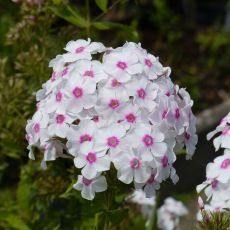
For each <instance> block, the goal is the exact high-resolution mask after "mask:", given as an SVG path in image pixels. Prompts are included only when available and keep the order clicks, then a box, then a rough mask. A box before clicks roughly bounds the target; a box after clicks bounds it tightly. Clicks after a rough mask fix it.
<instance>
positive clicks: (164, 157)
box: [161, 156, 169, 168]
mask: <svg viewBox="0 0 230 230" xmlns="http://www.w3.org/2000/svg"><path fill="white" fill-rule="evenodd" d="M168 162H169V159H168V157H167V156H163V157H162V159H161V164H162V167H163V168H166V167H167V166H168Z"/></svg>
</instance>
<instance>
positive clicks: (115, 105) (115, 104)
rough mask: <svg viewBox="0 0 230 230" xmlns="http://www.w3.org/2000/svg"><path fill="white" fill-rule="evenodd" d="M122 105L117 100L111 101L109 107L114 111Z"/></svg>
mask: <svg viewBox="0 0 230 230" xmlns="http://www.w3.org/2000/svg"><path fill="white" fill-rule="evenodd" d="M119 105H120V103H119V101H118V100H117V99H111V100H110V102H109V107H110V108H112V109H116V108H117V107H119Z"/></svg>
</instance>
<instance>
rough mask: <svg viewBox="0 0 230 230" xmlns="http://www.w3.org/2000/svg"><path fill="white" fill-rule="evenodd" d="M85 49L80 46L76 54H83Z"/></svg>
mask: <svg viewBox="0 0 230 230" xmlns="http://www.w3.org/2000/svg"><path fill="white" fill-rule="evenodd" d="M84 49H85V47H84V46H80V47H78V48H76V49H75V53H76V54H79V53H82V52H83V51H84Z"/></svg>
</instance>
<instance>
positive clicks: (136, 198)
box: [126, 189, 156, 226]
mask: <svg viewBox="0 0 230 230" xmlns="http://www.w3.org/2000/svg"><path fill="white" fill-rule="evenodd" d="M126 199H127V200H128V201H130V202H132V203H134V204H138V205H139V206H140V211H141V213H142V215H143V216H144V217H145V218H146V219H147V222H146V226H147V225H148V224H149V221H150V219H151V217H152V212H153V209H154V206H155V205H156V198H155V196H152V197H151V198H147V197H146V196H145V192H144V191H143V190H141V189H138V190H135V191H134V192H133V193H132V194H131V195H130V196H128V197H127V198H126Z"/></svg>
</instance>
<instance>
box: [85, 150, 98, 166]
mask: <svg viewBox="0 0 230 230" xmlns="http://www.w3.org/2000/svg"><path fill="white" fill-rule="evenodd" d="M86 160H87V161H88V162H89V163H90V164H93V163H95V162H96V160H97V156H96V154H95V153H93V152H89V153H88V154H87V156H86Z"/></svg>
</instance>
